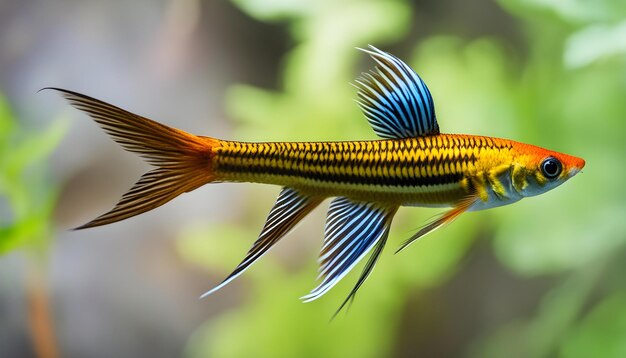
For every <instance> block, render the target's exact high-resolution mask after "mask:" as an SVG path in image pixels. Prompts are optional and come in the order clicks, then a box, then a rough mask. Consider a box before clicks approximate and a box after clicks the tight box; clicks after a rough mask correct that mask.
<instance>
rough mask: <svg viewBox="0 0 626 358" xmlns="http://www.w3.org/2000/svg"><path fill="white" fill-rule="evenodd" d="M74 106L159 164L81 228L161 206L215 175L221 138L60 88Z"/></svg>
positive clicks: (136, 151)
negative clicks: (180, 128)
mask: <svg viewBox="0 0 626 358" xmlns="http://www.w3.org/2000/svg"><path fill="white" fill-rule="evenodd" d="M45 89H52V90H55V91H58V92H61V94H62V95H63V97H65V98H66V99H67V100H68V101H69V102H70V104H71V105H72V106H74V107H76V108H78V109H80V110H82V111H84V112H86V113H87V114H89V116H91V117H92V118H93V119H94V120H95V121H96V122H97V123H98V124H99V125H100V127H102V129H104V130H105V131H106V132H107V133H108V134H109V135H110V136H111V137H112V138H113V140H115V141H116V142H117V143H119V144H121V145H122V147H124V148H125V149H126V150H128V151H131V152H134V153H137V154H139V155H140V156H142V157H143V158H145V159H146V160H147V161H148V163H150V164H152V165H154V166H156V169H153V170H151V171H149V172H147V173H146V174H144V175H143V176H142V177H141V178H140V179H139V181H137V183H135V185H134V186H133V187H132V188H131V189H130V190H129V191H128V192H126V194H124V195H123V196H122V198H121V199H120V201H119V202H118V203H117V205H115V207H114V208H113V209H111V211H109V212H107V213H105V214H103V215H100V216H98V217H97V218H95V219H94V220H92V221H90V222H88V223H86V224H84V225H81V226H79V227H77V228H76V229H85V228H89V227H94V226H100V225H106V224H110V223H114V222H116V221H120V220H124V219H126V218H129V217H132V216H135V215H139V214H141V213H144V212H146V211H149V210H152V209H154V208H157V207H159V206H161V205H163V204H165V203H167V202H168V201H170V200H172V199H174V198H175V197H177V196H178V195H180V194H182V193H185V192H188V191H191V190H194V189H196V188H198V187H200V186H202V185H204V184H206V183H209V182H211V181H213V180H214V179H215V176H214V174H213V173H214V172H213V166H212V162H213V160H212V159H213V156H214V152H213V148H215V147H216V146H218V145H219V141H218V140H217V139H213V138H208V137H200V136H195V135H193V134H189V133H187V132H184V131H181V130H179V129H175V128H171V127H168V126H165V125H163V124H160V123H157V122H155V121H153V120H150V119H148V118H144V117H141V116H138V115H136V114H133V113H130V112H128V111H125V110H123V109H120V108H118V107H115V106H113V105H110V104H108V103H105V102H102V101H99V100H97V99H95V98H91V97H89V96H85V95H83V94H80V93H76V92H72V91H68V90H64V89H60V88H45Z"/></svg>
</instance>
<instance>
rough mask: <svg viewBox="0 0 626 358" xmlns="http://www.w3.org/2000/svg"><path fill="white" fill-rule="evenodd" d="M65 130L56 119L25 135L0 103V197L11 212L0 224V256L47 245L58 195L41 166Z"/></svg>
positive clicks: (63, 121)
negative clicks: (30, 247) (14, 250)
mask: <svg viewBox="0 0 626 358" xmlns="http://www.w3.org/2000/svg"><path fill="white" fill-rule="evenodd" d="M66 128H67V121H65V120H64V119H62V118H59V119H57V120H56V121H54V122H53V123H52V124H51V125H50V127H49V128H48V129H47V130H46V131H44V132H42V133H39V134H29V133H26V132H25V131H24V130H23V129H21V128H18V127H17V126H16V122H15V120H14V119H13V118H12V115H11V113H10V110H9V109H8V105H7V104H6V102H4V100H1V101H0V130H1V131H0V152H1V153H2V156H0V197H1V198H2V199H3V200H5V201H6V203H7V208H8V210H9V211H10V218H8V219H7V220H6V221H5V220H2V222H0V254H2V253H6V252H8V251H10V250H13V249H15V248H18V247H20V246H23V245H26V244H30V245H33V246H35V247H39V248H41V247H43V246H45V245H46V243H47V240H48V238H49V237H50V232H49V231H50V227H49V226H50V218H51V216H52V210H53V208H54V203H55V202H56V195H57V193H56V190H55V189H54V186H53V185H52V183H49V182H47V178H46V176H45V174H44V167H45V165H43V164H42V162H43V161H44V160H45V159H46V157H47V156H48V155H49V154H50V152H52V150H53V149H54V148H55V147H56V145H57V144H58V142H59V140H60V139H61V137H62V136H63V134H64V133H65V131H66Z"/></svg>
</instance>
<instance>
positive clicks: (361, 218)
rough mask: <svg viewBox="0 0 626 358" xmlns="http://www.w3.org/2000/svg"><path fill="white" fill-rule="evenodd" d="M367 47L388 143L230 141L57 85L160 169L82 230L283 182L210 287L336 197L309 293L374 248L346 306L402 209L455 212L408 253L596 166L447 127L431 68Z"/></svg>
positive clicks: (369, 113) (372, 104)
mask: <svg viewBox="0 0 626 358" xmlns="http://www.w3.org/2000/svg"><path fill="white" fill-rule="evenodd" d="M361 50H362V51H364V52H366V53H367V54H369V55H370V56H371V57H372V59H373V60H374V61H375V63H376V65H375V68H374V69H372V70H371V71H369V72H368V73H363V74H362V75H361V76H360V77H359V78H358V79H357V80H356V83H355V87H356V88H357V90H358V92H357V103H358V105H359V106H360V108H361V110H362V111H363V113H364V115H365V117H366V118H367V120H368V122H369V124H370V125H371V126H372V129H373V130H374V132H375V133H376V134H377V135H378V136H379V137H381V139H379V140H364V141H344V142H264V143H248V142H236V141H227V140H221V139H216V138H211V137H205V136H196V135H193V134H189V133H187V132H184V131H182V130H179V129H175V128H171V127H168V126H166V125H163V124H160V123H157V122H155V121H152V120H150V119H148V118H144V117H141V116H138V115H136V114H133V113H130V112H128V111H125V110H123V109H120V108H118V107H115V106H113V105H111V104H108V103H105V102H102V101H100V100H97V99H94V98H91V97H88V96H86V95H83V94H79V93H76V92H72V91H68V90H64V89H58V88H52V89H54V90H57V91H59V92H61V94H62V95H63V96H64V97H65V98H66V99H67V100H68V101H69V102H70V103H71V104H72V105H73V106H74V107H76V108H78V109H80V110H82V111H84V112H86V113H87V114H88V115H89V116H91V117H92V118H93V119H94V120H95V121H96V122H97V123H98V124H99V125H100V127H102V129H104V131H105V132H107V133H108V134H109V135H110V136H111V137H112V138H113V140H115V141H116V142H118V143H119V144H121V145H122V146H123V147H124V148H125V149H126V150H128V151H131V152H134V153H137V154H139V155H140V156H142V157H143V158H145V159H146V160H147V161H148V162H149V163H150V164H152V165H154V166H155V167H156V168H155V169H153V170H151V171H149V172H148V173H146V174H144V175H143V176H142V177H141V178H140V179H139V181H138V182H137V183H136V184H135V185H134V186H133V187H132V188H131V189H130V190H129V191H128V192H127V193H126V194H124V195H123V196H122V198H121V199H120V201H119V202H118V203H117V205H115V207H114V208H113V209H112V210H110V211H109V212H107V213H105V214H103V215H101V216H99V217H97V218H96V219H94V220H92V221H90V222H88V223H86V224H84V225H82V226H80V227H78V228H77V229H85V228H90V227H95V226H100V225H106V224H111V223H114V222H117V221H120V220H124V219H127V218H129V217H132V216H135V215H138V214H141V213H143V212H146V211H149V210H152V209H155V208H157V207H159V206H161V205H163V204H165V203H167V202H168V201H170V200H172V199H174V198H175V197H177V196H178V195H180V194H183V193H185V192H189V191H192V190H194V189H196V188H198V187H200V186H202V185H204V184H207V183H214V182H253V183H268V184H276V185H280V186H281V187H282V190H281V192H280V194H279V195H278V199H277V200H276V203H275V204H274V207H273V208H272V209H271V210H270V212H269V215H268V217H267V221H266V222H265V225H264V226H263V229H262V230H261V234H260V235H259V237H258V238H257V240H256V241H255V242H254V243H253V244H252V247H251V248H250V250H249V251H248V253H247V254H246V255H245V257H244V259H243V260H242V261H241V263H240V264H239V265H238V266H237V267H236V268H235V270H234V271H233V272H232V273H231V274H230V275H229V276H227V277H226V278H225V279H224V281H222V283H220V284H219V285H217V286H216V287H215V288H213V289H212V290H210V291H208V292H207V293H205V294H204V295H203V296H206V295H208V294H210V293H212V292H215V291H216V290H218V289H220V288H222V287H223V286H224V285H226V284H227V283H229V282H231V281H232V280H233V279H234V278H236V277H237V276H239V275H241V274H242V273H243V272H244V271H245V270H246V269H247V268H248V267H250V265H252V264H253V263H254V262H255V261H256V260H258V259H259V258H260V257H261V256H262V255H263V254H265V253H266V252H267V251H268V250H269V249H270V248H272V247H273V246H274V245H275V244H276V243H277V242H278V241H279V240H280V239H281V238H282V237H283V236H285V234H287V233H288V232H289V231H290V230H291V229H292V228H293V227H294V226H295V225H296V224H297V223H298V222H299V221H300V220H301V219H302V218H304V217H305V216H306V215H307V214H308V213H310V212H311V211H312V210H313V209H314V208H315V207H317V206H318V205H319V204H320V203H321V202H322V201H323V200H324V199H325V198H328V197H334V199H333V200H332V201H331V203H330V207H329V209H328V214H327V219H326V225H325V229H324V241H323V245H322V248H321V252H320V256H319V263H320V269H319V277H318V279H319V280H321V282H320V283H319V284H318V285H317V287H315V288H314V289H313V290H312V291H311V292H310V293H309V294H308V295H306V296H304V297H302V299H303V300H304V301H305V302H308V301H312V300H315V299H317V298H319V297H321V296H322V295H324V294H325V293H326V292H328V290H329V289H331V288H332V287H333V286H334V285H335V284H336V283H337V282H338V281H339V280H341V279H342V278H343V277H344V276H345V275H346V274H347V273H348V272H349V271H350V270H351V269H352V268H353V267H354V266H355V265H356V264H357V263H358V262H359V261H360V260H361V259H362V258H363V257H364V256H365V255H366V254H367V253H368V252H370V251H372V249H373V251H372V254H371V256H370V258H369V260H368V261H367V263H366V264H365V266H364V268H363V271H362V273H361V275H360V277H359V279H358V280H357V283H356V285H355V286H354V288H353V289H352V291H351V292H350V294H349V295H348V297H347V298H346V299H345V301H343V303H342V305H341V306H340V308H339V309H341V308H342V307H343V306H344V305H345V304H346V303H347V302H348V301H349V300H350V299H351V298H354V296H355V294H356V292H357V290H358V289H359V288H360V287H361V285H362V284H363V282H364V281H365V280H366V279H367V277H368V275H369V274H370V272H371V271H372V269H373V268H374V265H375V264H376V262H377V260H378V258H379V257H380V254H381V252H382V251H383V248H384V246H385V244H386V241H387V237H388V235H389V228H390V225H391V222H392V219H393V217H394V214H395V213H396V211H397V210H398V208H399V207H400V206H422V207H451V209H450V210H449V211H447V212H445V213H444V214H442V215H441V216H440V217H438V218H436V219H435V220H434V221H432V222H430V223H428V224H427V225H425V226H424V227H423V228H422V229H421V230H419V231H418V232H417V233H415V234H414V235H413V236H411V237H410V238H409V239H408V240H406V241H405V242H404V243H403V244H402V245H401V246H400V248H399V249H398V251H400V250H402V249H404V248H406V247H407V246H408V245H409V244H411V243H413V242H415V241H416V240H417V239H419V238H420V237H422V236H424V235H426V234H427V233H429V232H431V231H433V230H435V229H437V228H439V227H441V226H443V225H444V224H448V223H450V222H452V221H453V220H454V219H455V218H457V217H459V215H461V214H463V213H465V212H466V211H476V210H484V209H489V208H494V207H498V206H502V205H507V204H511V203H514V202H516V201H518V200H520V199H522V198H524V197H529V196H534V195H538V194H541V193H544V192H546V191H548V190H551V189H553V188H555V187H557V186H559V185H560V184H562V183H564V182H565V181H566V180H568V179H569V178H571V177H573V176H574V175H576V173H578V172H579V171H580V170H581V169H582V168H583V166H584V165H585V161H584V160H583V159H580V158H577V157H573V156H570V155H566V154H562V153H558V152H554V151H551V150H547V149H543V148H540V147H536V146H533V145H529V144H524V143H519V142H515V141H512V140H508V139H501V138H491V137H485V136H477V135H461V134H443V133H440V132H439V125H438V123H437V119H436V116H435V106H434V102H433V99H432V96H431V94H430V91H429V90H428V88H427V87H426V84H425V83H424V81H422V79H421V78H420V76H418V75H417V73H415V72H414V71H413V70H412V69H411V68H410V67H409V66H408V65H407V64H406V63H404V62H403V61H402V60H400V59H399V58H397V57H395V56H393V55H391V54H389V53H386V52H383V51H381V50H379V49H377V48H375V47H373V46H370V48H369V49H361Z"/></svg>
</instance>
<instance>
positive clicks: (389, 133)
mask: <svg viewBox="0 0 626 358" xmlns="http://www.w3.org/2000/svg"><path fill="white" fill-rule="evenodd" d="M361 50H362V51H364V52H366V53H368V54H369V55H370V56H371V57H372V58H373V59H374V61H375V62H376V68H375V70H372V71H370V72H368V73H364V74H363V75H361V77H359V78H358V79H357V80H356V81H355V87H357V88H358V90H359V91H358V93H357V97H358V98H357V103H358V105H359V107H361V110H362V111H363V113H364V114H365V116H366V117H367V120H368V122H369V123H370V125H371V126H372V128H373V129H374V132H376V134H377V135H378V136H380V137H382V138H386V139H399V138H412V137H417V136H424V135H432V134H438V133H439V125H438V124H437V118H436V116H435V105H434V102H433V98H432V95H431V94H430V91H429V89H428V87H427V86H426V84H425V83H424V81H423V80H422V79H421V78H420V76H419V75H418V74H417V73H415V71H413V70H412V69H411V68H410V67H409V66H408V65H407V64H406V63H404V62H403V61H402V60H400V59H399V58H397V57H395V56H394V55H392V54H389V53H387V52H384V51H381V50H379V49H377V48H376V47H374V46H371V45H370V49H369V50H367V49H361Z"/></svg>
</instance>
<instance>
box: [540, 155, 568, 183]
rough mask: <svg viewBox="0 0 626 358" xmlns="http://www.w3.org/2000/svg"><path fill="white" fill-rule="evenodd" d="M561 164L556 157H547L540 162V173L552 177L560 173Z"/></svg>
mask: <svg viewBox="0 0 626 358" xmlns="http://www.w3.org/2000/svg"><path fill="white" fill-rule="evenodd" d="M562 170H563V165H562V164H561V162H559V160H558V159H556V158H553V157H548V158H546V159H544V160H543V162H541V173H542V174H543V176H545V177H546V178H548V179H554V178H556V177H558V176H559V174H561V171H562Z"/></svg>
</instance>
